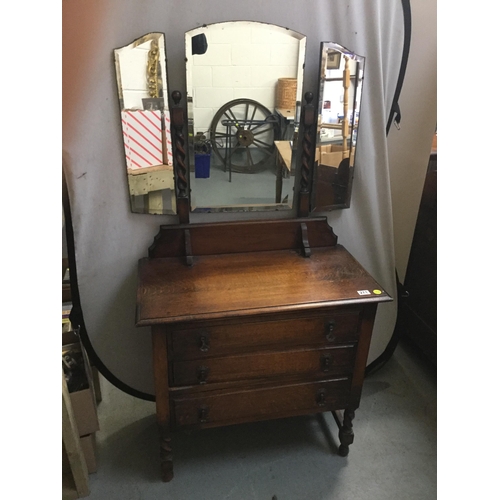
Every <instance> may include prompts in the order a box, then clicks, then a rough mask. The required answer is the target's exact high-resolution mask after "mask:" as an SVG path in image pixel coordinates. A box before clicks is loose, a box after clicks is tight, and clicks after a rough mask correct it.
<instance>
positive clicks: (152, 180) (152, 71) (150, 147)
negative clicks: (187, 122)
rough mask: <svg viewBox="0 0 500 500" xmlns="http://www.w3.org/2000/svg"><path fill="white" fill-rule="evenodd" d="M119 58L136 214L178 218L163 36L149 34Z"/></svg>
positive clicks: (120, 51)
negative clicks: (176, 214)
mask: <svg viewBox="0 0 500 500" xmlns="http://www.w3.org/2000/svg"><path fill="white" fill-rule="evenodd" d="M114 54H115V66H116V77H117V85H118V96H119V99H120V109H121V123H122V132H123V145H124V149H125V162H126V166H127V177H128V186H129V194H130V203H131V208H132V212H137V213H146V214H147V213H149V214H175V212H176V204H175V187H174V171H173V162H172V144H171V138H170V113H169V110H168V88H167V67H166V55H165V40H164V35H163V34H162V33H149V34H147V35H144V36H143V37H141V38H139V39H138V40H136V41H134V42H133V43H131V44H130V45H127V46H125V47H122V48H120V49H116V50H115V51H114Z"/></svg>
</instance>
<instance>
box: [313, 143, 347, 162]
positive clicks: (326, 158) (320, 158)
mask: <svg viewBox="0 0 500 500" xmlns="http://www.w3.org/2000/svg"><path fill="white" fill-rule="evenodd" d="M342 151H343V149H342V146H340V145H336V144H326V145H324V146H319V147H317V148H316V161H317V162H318V163H319V164H320V165H325V166H327V167H338V166H339V164H340V162H341V161H342V158H343V154H342Z"/></svg>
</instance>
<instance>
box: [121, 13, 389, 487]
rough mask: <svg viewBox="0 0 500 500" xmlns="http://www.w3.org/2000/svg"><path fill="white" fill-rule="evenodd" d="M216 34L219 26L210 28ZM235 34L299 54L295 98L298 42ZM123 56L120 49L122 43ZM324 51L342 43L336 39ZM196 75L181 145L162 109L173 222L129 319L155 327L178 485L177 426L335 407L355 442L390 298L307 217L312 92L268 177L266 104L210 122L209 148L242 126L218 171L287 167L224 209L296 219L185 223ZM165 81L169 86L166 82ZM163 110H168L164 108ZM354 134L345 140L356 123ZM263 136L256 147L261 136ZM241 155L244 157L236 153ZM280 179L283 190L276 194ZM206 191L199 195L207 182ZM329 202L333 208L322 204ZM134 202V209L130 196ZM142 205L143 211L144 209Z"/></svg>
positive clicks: (161, 405) (175, 98)
mask: <svg viewBox="0 0 500 500" xmlns="http://www.w3.org/2000/svg"><path fill="white" fill-rule="evenodd" d="M219 24H220V25H223V29H224V30H225V33H227V36H232V35H231V33H232V30H233V28H235V27H234V26H233V24H235V23H219ZM257 25H259V26H257ZM213 26H214V28H213V29H215V27H216V26H217V25H213ZM210 28H211V26H210V25H209V26H203V27H200V28H196V29H195V30H192V32H188V33H187V34H186V48H189V50H191V47H192V53H187V56H186V61H188V67H189V59H190V58H192V57H194V56H195V55H196V56H199V55H203V54H204V52H203V51H204V50H205V51H206V50H207V47H210V44H211V40H212V38H211V36H210V31H209V30H210ZM237 28H238V29H240V26H237ZM242 28H245V29H247V28H248V29H252V30H262V29H264V30H269V29H271V28H273V29H275V32H274V35H275V36H278V35H279V36H283V37H292V38H293V39H294V40H295V41H294V40H292V42H291V45H290V46H293V47H295V48H294V49H293V50H296V51H297V53H298V54H299V56H298V62H297V64H296V70H297V73H298V76H299V90H298V92H301V91H302V90H301V89H302V71H303V60H301V57H302V58H303V57H304V54H305V37H304V36H303V35H300V34H297V33H294V32H292V31H291V30H285V29H284V28H280V27H274V26H272V25H261V23H251V22H246V23H244V26H242ZM205 33H206V35H207V36H206V37H205V39H204V38H203V37H204V36H205ZM153 35H154V36H153ZM221 36H222V34H221V33H218V35H217V37H214V38H213V39H214V40H220V37H221ZM191 37H192V39H193V40H194V39H196V40H197V43H196V44H194V43H191ZM255 38H257V39H260V38H259V37H255ZM160 39H161V36H160V34H152V35H149V36H145V37H143V38H141V39H139V41H138V42H135V43H134V44H131V46H129V47H127V49H128V48H131V49H135V48H136V47H139V48H140V44H143V45H144V44H145V43H151V45H148V47H152V48H151V49H150V53H151V52H152V50H153V48H154V49H155V51H156V52H154V54H153V55H154V56H155V57H156V54H157V49H158V47H159V46H160V47H161V45H158V43H157V41H158V40H160ZM151 40H153V42H151ZM282 40H285V38H283V39H282ZM295 42H296V43H295ZM293 44H295V45H293ZM195 45H196V50H195ZM200 47H201V49H200ZM120 50H121V51H122V52H121V54H122V55H123V54H124V53H125V52H124V49H120ZM325 50H326V49H325ZM329 50H336V51H340V52H341V51H342V50H343V49H342V48H341V47H340V46H338V45H335V46H334V47H333V48H332V47H329ZM344 52H345V54H344ZM344 52H342V55H343V57H344V59H342V60H345V63H344V64H345V68H347V67H348V65H349V64H354V66H353V67H355V69H356V71H355V72H353V74H355V75H356V81H355V85H357V84H358V78H359V77H360V75H361V71H360V66H359V62H357V61H359V59H355V57H357V56H355V55H353V54H351V53H348V52H347V51H344ZM144 54H145V52H144V51H143V52H142V53H141V54H140V55H141V57H146V56H145V55H144ZM136 59H137V58H136ZM330 59H331V58H330ZM330 59H329V60H330ZM338 59H339V61H340V60H341V58H340V57H339V58H338ZM128 60H129V59H127V58H126V57H125V56H123V57H122V66H121V67H120V73H119V74H121V75H123V74H124V72H125V70H126V68H125V63H124V62H123V61H125V62H126V61H128ZM130 60H131V59H130ZM148 60H149V61H150V64H149V65H148V68H149V69H148V71H150V73H148V75H150V74H152V72H151V67H152V63H151V61H153V62H154V61H156V60H155V59H151V57H150V59H148ZM325 61H326V58H325ZM353 61H354V62H353ZM155 64H156V62H155ZM325 64H326V63H325ZM328 64H330V63H328ZM340 64H341V63H340V62H339V63H338V65H339V66H338V67H340ZM330 66H331V64H330ZM345 68H344V70H343V71H344V73H345V72H346V69H345ZM163 71H164V72H165V71H166V70H165V69H164V70H163ZM214 71H215V70H214ZM340 71H342V68H340ZM153 73H154V72H153ZM158 73H161V71H160V70H159V71H158ZM192 80H193V75H192V74H190V72H189V70H188V77H187V82H188V92H187V109H188V121H187V125H188V127H187V128H188V134H189V138H190V142H189V143H188V144H186V142H187V141H186V140H185V136H184V129H185V125H186V121H185V113H184V108H183V107H182V106H181V104H180V101H181V93H180V92H173V93H172V103H171V106H170V107H169V109H168V116H169V118H170V119H171V129H169V130H168V131H164V133H163V134H162V136H163V137H169V138H171V149H172V154H171V156H172V159H173V174H174V177H175V190H174V191H175V196H174V197H173V200H174V201H175V203H174V205H175V211H176V213H177V215H178V217H179V224H175V225H162V226H160V230H159V232H158V234H157V235H156V237H155V239H154V241H153V243H152V245H151V246H150V248H149V251H148V256H147V257H145V258H142V259H141V260H140V261H139V268H138V273H139V282H138V289H137V314H136V324H137V326H138V327H150V329H151V332H152V338H153V362H154V380H155V395H156V409H157V421H158V426H159V433H160V461H161V471H162V479H163V481H170V480H171V479H172V478H173V452H172V446H171V433H172V432H173V431H175V430H176V429H193V430H198V429H204V428H209V427H218V426H226V425H233V424H239V423H244V422H254V421H259V420H268V419H277V418H284V417H292V416H298V415H306V414H314V413H321V412H331V413H332V414H333V417H334V419H335V421H336V423H337V424H338V426H339V441H340V445H339V448H338V452H339V454H340V455H341V456H346V455H347V454H348V452H349V446H350V445H351V444H352V443H353V440H354V433H353V425H352V421H353V419H354V413H355V411H356V409H357V408H358V407H359V403H360V398H361V391H362V386H363V379H364V372H365V367H366V362H367V357H368V351H369V347H370V340H371V335H372V329H373V324H374V320H375V314H376V310H377V306H378V304H379V303H381V302H387V301H390V300H392V299H391V297H390V296H389V295H388V294H387V293H386V292H385V291H384V289H383V288H382V287H381V285H380V284H379V283H377V282H376V281H375V280H374V279H373V278H372V277H371V276H370V275H369V274H368V272H367V271H366V270H364V269H363V267H362V266H361V265H360V264H359V263H358V262H357V261H356V260H355V259H354V257H353V256H352V255H351V254H350V253H349V252H348V251H347V250H346V249H345V248H344V247H343V246H342V245H340V244H338V243H337V236H336V235H335V233H334V231H333V230H332V228H331V227H330V226H329V225H328V222H327V219H326V217H310V216H309V214H310V213H311V212H313V211H319V210H321V206H320V205H319V204H318V200H319V199H320V197H319V195H318V197H317V198H316V199H311V196H312V195H311V193H312V185H313V179H314V169H315V163H314V162H315V147H316V146H315V143H316V141H317V135H318V134H319V132H318V129H317V122H318V115H317V108H320V109H321V108H322V106H321V102H320V104H318V105H317V107H316V106H315V105H314V104H313V102H312V99H313V95H312V94H311V93H306V97H305V103H304V104H302V103H301V102H300V101H299V99H300V95H301V94H297V96H298V99H297V107H298V109H299V107H300V110H301V113H300V117H301V118H300V120H301V122H300V123H295V124H294V128H295V127H296V128H297V129H299V128H300V130H301V134H300V137H302V143H301V148H300V151H297V152H298V153H299V154H300V156H297V157H295V155H292V157H291V160H290V162H291V165H290V167H289V168H288V165H287V168H286V169H281V168H278V169H276V156H275V153H276V152H275V151H274V149H272V148H274V147H275V140H274V135H275V132H276V130H275V125H274V124H275V123H276V121H275V120H274V117H272V119H271V120H270V119H269V117H265V116H264V118H262V119H261V118H260V117H259V115H258V113H264V114H265V113H266V109H265V107H264V106H262V105H261V103H258V102H256V101H250V100H243V103H242V102H241V100H240V101H230V102H229V103H227V104H226V105H225V106H223V107H222V108H221V110H220V112H219V113H218V114H217V113H216V114H215V117H214V120H213V124H212V130H213V135H214V137H215V139H214V140H213V146H214V150H216V148H217V146H218V144H217V141H216V139H217V134H218V133H219V132H217V130H218V128H217V127H218V122H217V120H219V119H220V116H219V115H221V114H223V115H224V116H225V117H226V118H225V123H226V128H227V123H229V121H228V120H229V118H228V116H227V114H229V117H230V121H231V124H236V125H237V126H235V130H231V131H229V132H228V131H227V130H226V131H225V132H224V138H225V141H226V143H225V151H226V155H227V156H225V157H224V158H223V159H224V166H226V164H227V162H229V163H230V167H231V168H233V170H234V172H236V175H243V176H245V175H247V176H249V175H256V174H258V173H260V172H261V171H262V170H265V169H266V168H267V163H266V161H267V160H266V157H267V156H269V158H268V160H269V161H268V163H269V169H270V170H271V171H272V172H273V175H274V176H277V177H281V175H282V170H287V172H286V173H285V175H284V176H283V179H276V180H274V177H273V181H272V182H271V183H269V184H270V188H271V191H272V193H271V198H272V200H271V201H269V200H267V201H266V202H265V203H263V204H256V205H255V206H249V207H243V206H242V205H236V206H235V207H232V208H233V209H234V211H242V210H243V211H253V210H257V209H259V210H264V209H265V208H266V207H267V209H271V210H286V209H289V210H292V209H293V210H295V211H296V216H295V217H291V218H285V219H283V218H281V219H256V220H244V221H238V220H235V221H232V222H208V223H197V224H194V223H190V221H189V214H190V211H196V204H195V203H193V199H192V192H191V188H190V182H192V183H193V184H194V180H193V178H191V181H190V173H192V170H194V169H193V168H192V167H193V153H192V149H193V144H192V140H191V139H192V138H193V137H194V136H195V133H196V126H195V125H196V120H194V122H193V115H192V112H193V110H196V102H195V101H194V99H193V95H196V93H195V92H193V88H194V84H193V82H192ZM331 80H332V81H334V80H335V78H331ZM152 81H154V79H152ZM346 82H347V81H346V79H345V78H344V80H343V85H344V87H346V86H347V85H348V83H346ZM161 84H162V85H163V90H164V91H165V92H166V91H167V87H166V81H165V79H163V80H162V82H161ZM356 88H357V87H356ZM123 92H125V91H123ZM343 92H345V89H344V90H343ZM319 94H320V96H322V95H323V89H321V88H320V92H319ZM158 95H159V94H158ZM164 95H165V94H164ZM154 99H156V100H155V101H154V102H155V103H156V104H155V105H157V106H163V105H164V103H165V101H164V100H163V99H164V98H163V97H160V98H159V97H158V96H156V97H154ZM158 99H160V100H158ZM146 101H147V99H146ZM149 101H151V99H149ZM320 101H321V98H320ZM252 106H253V108H252ZM320 106H321V107H320ZM346 106H347V105H346ZM346 110H347V107H346ZM355 110H356V104H355V103H354V108H353V111H355ZM162 113H164V114H165V116H167V110H166V109H165V110H163V111H162ZM238 113H241V114H240V115H238ZM346 114H347V113H344V115H346ZM162 116H163V115H162ZM353 116H354V114H353ZM162 119H163V118H162ZM320 121H321V120H320ZM162 123H163V122H162ZM165 123H166V121H165ZM193 123H194V125H193ZM252 123H253V124H252ZM249 124H250V125H249ZM267 125H269V128H268V129H266V126H267ZM163 126H164V125H163ZM231 126H233V125H231ZM261 126H262V128H261V129H259V127H261ZM344 129H345V130H344V132H345V133H344V135H343V137H342V139H343V142H344V150H345V154H344V159H345V161H344V163H346V164H347V165H348V168H349V170H350V176H351V177H352V168H353V167H354V158H353V157H352V158H350V159H349V154H351V153H352V154H353V152H354V147H355V141H354V140H353V137H352V136H350V137H347V133H348V131H347V130H348V129H347V128H346V127H344ZM350 130H351V133H352V132H353V131H355V127H352V128H351V129H350ZM266 133H268V134H269V137H270V138H271V139H273V140H270V142H269V146H266V141H265V139H264V138H265V136H266ZM259 134H260V139H256V136H258V135H259ZM159 137H160V136H159ZM242 138H243V139H242ZM160 139H161V137H160ZM227 141H229V147H228V143H227ZM263 144H264V145H265V147H264V146H262V145H263ZM163 146H165V143H163ZM219 146H220V144H219ZM221 150H222V148H221ZM238 150H241V151H242V152H243V153H242V154H241V155H240V156H238ZM258 150H261V152H264V153H266V155H265V156H264V159H261V160H259V162H257V161H256V158H257V157H256V156H254V157H253V158H252V155H255V154H256V153H258V152H259V151H258ZM228 151H229V153H228ZM218 154H221V153H218ZM189 155H191V156H190V157H188V156H189ZM165 158H166V157H165ZM299 160H300V161H299ZM238 161H244V162H246V163H241V164H238V163H237V162H238ZM233 162H234V165H233ZM190 166H191V172H190ZM257 167H258V168H257ZM231 168H230V169H229V171H231ZM331 168H332V169H334V170H336V169H337V168H338V167H337V166H336V165H333V166H332V167H331ZM224 172H225V170H224ZM234 172H233V175H235V174H234ZM290 173H292V174H293V175H294V176H295V174H296V177H294V178H293V182H294V184H290V185H291V186H292V188H291V191H289V193H290V196H284V194H283V198H282V193H281V189H282V184H283V185H284V183H285V181H286V180H288V178H289V177H291V175H290ZM279 181H282V182H279ZM203 182H208V181H205V180H204V181H203ZM214 182H215V181H214ZM278 182H279V185H280V190H279V191H280V192H279V196H278V197H276V195H277V194H278V193H277V192H275V191H277V189H276V186H277V185H278ZM225 184H226V185H225V189H229V187H227V184H228V183H227V182H226V183H225ZM231 184H232V183H231ZM273 184H274V185H273ZM204 186H205V189H208V187H209V186H210V184H208V183H206V184H204ZM197 189H198V188H197ZM283 189H285V187H284V186H283ZM287 189H290V187H289V186H288V187H287ZM348 195H349V193H347V196H348ZM284 200H287V201H286V202H285V201H284ZM136 201H137V200H136ZM146 201H147V200H146ZM341 201H342V203H341V204H340V205H339V206H338V207H337V208H341V207H342V208H346V207H347V206H348V199H345V200H341ZM274 202H275V203H274ZM335 203H336V202H335ZM288 204H289V205H288ZM330 204H334V201H333V200H330ZM132 205H133V206H137V207H139V206H142V205H140V203H139V202H138V201H137V203H136V204H135V205H134V203H133V204H132ZM143 205H144V207H145V210H147V209H148V205H147V203H144V204H143ZM221 207H222V208H221ZM203 210H204V211H214V212H217V211H230V210H231V207H230V206H228V205H227V204H226V205H223V204H220V205H214V206H212V207H204V208H203ZM167 213H168V212H167Z"/></svg>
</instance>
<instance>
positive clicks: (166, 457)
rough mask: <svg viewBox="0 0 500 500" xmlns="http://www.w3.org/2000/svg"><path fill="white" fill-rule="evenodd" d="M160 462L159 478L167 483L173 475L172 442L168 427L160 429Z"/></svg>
mask: <svg viewBox="0 0 500 500" xmlns="http://www.w3.org/2000/svg"><path fill="white" fill-rule="evenodd" d="M160 463H161V479H162V481H163V482H165V483H168V481H171V480H172V479H173V477H174V464H173V461H172V442H171V438H170V432H169V431H168V429H160Z"/></svg>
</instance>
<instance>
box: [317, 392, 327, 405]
mask: <svg viewBox="0 0 500 500" xmlns="http://www.w3.org/2000/svg"><path fill="white" fill-rule="evenodd" d="M316 404H317V405H318V406H325V405H326V389H320V390H319V391H318V393H317V394H316Z"/></svg>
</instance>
